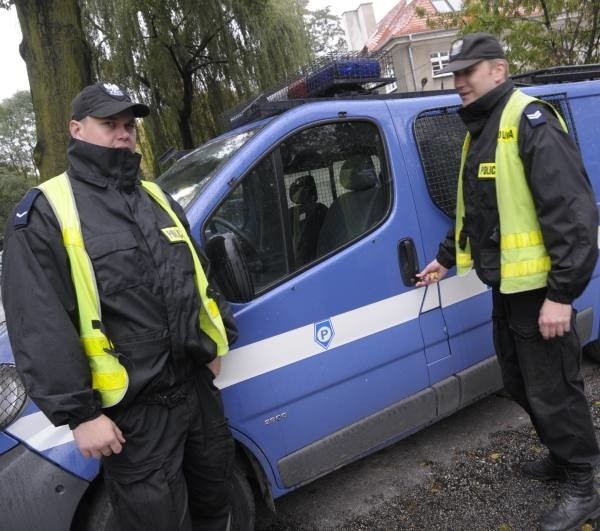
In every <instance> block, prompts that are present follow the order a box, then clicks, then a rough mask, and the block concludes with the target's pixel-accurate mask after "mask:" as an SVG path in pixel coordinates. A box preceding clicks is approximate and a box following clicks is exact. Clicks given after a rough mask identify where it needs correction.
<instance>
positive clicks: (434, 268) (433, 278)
mask: <svg viewBox="0 0 600 531" xmlns="http://www.w3.org/2000/svg"><path fill="white" fill-rule="evenodd" d="M446 273H448V270H447V269H446V268H445V267H444V266H443V265H442V264H440V263H439V262H438V261H437V260H435V259H434V260H432V261H431V262H429V263H428V264H427V265H426V266H425V269H423V271H421V272H420V273H417V278H418V279H419V280H418V281H417V283H416V284H415V286H417V287H421V286H427V285H429V284H432V283H433V282H437V281H439V280H442V279H443V278H444V277H445V276H446Z"/></svg>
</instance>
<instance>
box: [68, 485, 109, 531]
mask: <svg viewBox="0 0 600 531" xmlns="http://www.w3.org/2000/svg"><path fill="white" fill-rule="evenodd" d="M90 489H91V490H90V491H89V492H88V493H87V494H86V496H85V499H84V500H82V502H81V504H80V506H79V507H78V509H77V514H76V515H75V519H74V520H73V525H72V526H71V531H114V530H115V529H117V521H116V517H115V513H114V512H113V508H112V505H111V503H110V500H109V498H108V492H107V491H106V487H105V486H104V481H102V479H101V478H99V479H98V480H96V483H94V484H93V485H92V486H91V487H90Z"/></svg>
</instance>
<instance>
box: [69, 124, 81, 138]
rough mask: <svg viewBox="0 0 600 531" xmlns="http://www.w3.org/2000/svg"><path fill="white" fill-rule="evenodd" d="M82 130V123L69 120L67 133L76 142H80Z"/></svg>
mask: <svg viewBox="0 0 600 531" xmlns="http://www.w3.org/2000/svg"><path fill="white" fill-rule="evenodd" d="M82 129H83V123H82V122H80V121H78V120H71V121H70V122H69V132H70V133H71V136H72V137H73V138H76V139H77V140H81V139H82V138H81V135H82Z"/></svg>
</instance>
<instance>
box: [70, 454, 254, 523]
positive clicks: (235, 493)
mask: <svg viewBox="0 0 600 531" xmlns="http://www.w3.org/2000/svg"><path fill="white" fill-rule="evenodd" d="M91 488H92V489H93V490H92V492H90V493H89V494H90V495H89V496H86V499H85V501H84V502H82V503H81V505H80V506H79V508H78V509H77V514H76V515H75V519H74V520H73V525H72V526H71V530H72V531H112V530H114V529H116V528H117V522H116V517H115V514H114V512H113V508H112V505H111V503H110V499H109V498H108V492H107V491H106V487H105V486H104V482H103V481H102V480H99V481H98V482H97V483H96V484H94V485H93V486H92V487H91ZM231 490H232V496H231V497H232V500H231V531H253V529H254V520H255V517H256V505H255V502H254V494H253V492H252V488H251V487H250V483H249V482H248V478H247V477H246V474H244V471H243V470H242V468H241V467H240V466H239V465H238V464H237V463H236V464H235V466H234V469H233V477H232V486H231Z"/></svg>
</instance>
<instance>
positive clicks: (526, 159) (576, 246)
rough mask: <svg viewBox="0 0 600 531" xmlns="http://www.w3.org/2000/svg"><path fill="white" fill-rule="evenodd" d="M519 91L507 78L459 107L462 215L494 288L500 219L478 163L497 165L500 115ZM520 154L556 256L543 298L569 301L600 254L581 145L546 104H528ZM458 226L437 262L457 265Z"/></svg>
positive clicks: (480, 269)
mask: <svg viewBox="0 0 600 531" xmlns="http://www.w3.org/2000/svg"><path fill="white" fill-rule="evenodd" d="M513 90H514V86H513V84H512V82H511V81H506V82H505V83H503V84H502V85H500V86H498V87H496V88H495V89H494V90H492V91H490V92H488V93H487V94H486V95H484V96H483V97H481V98H479V99H478V100H477V101H475V102H473V103H472V104H470V105H467V106H466V107H464V108H462V109H461V110H460V115H461V118H462V120H463V121H464V123H465V125H466V126H467V129H468V130H469V132H470V133H471V145H470V148H469V153H468V156H467V160H466V163H465V168H464V172H463V197H464V202H465V220H464V222H463V225H464V228H463V236H468V237H469V239H470V243H471V254H472V257H473V262H474V268H475V270H476V272H477V275H478V276H479V278H480V279H481V280H482V281H483V282H484V283H486V284H487V285H489V286H492V287H499V285H500V245H499V241H500V222H499V216H498V206H497V201H496V183H495V180H494V179H480V178H478V177H477V173H478V168H479V164H480V163H483V162H495V153H496V138H497V134H498V129H499V124H500V116H501V114H502V111H503V109H504V107H505V105H506V103H507V101H508V99H509V97H510V95H511V93H512V91H513ZM518 144H519V154H520V158H521V161H522V163H523V167H524V170H525V177H526V179H527V183H528V185H529V188H530V190H531V193H532V196H533V201H534V204H535V208H536V211H537V216H538V220H539V223H540V226H541V229H542V234H543V238H544V245H545V246H546V250H547V252H548V254H549V256H550V259H551V264H552V265H551V270H550V272H549V273H548V285H547V293H546V296H547V298H548V299H550V300H553V301H556V302H561V303H571V302H572V301H573V299H575V298H576V297H578V296H579V295H580V294H581V293H582V292H583V290H584V289H585V287H586V285H587V283H588V282H589V280H590V278H591V275H592V273H593V270H594V266H595V263H596V258H597V255H598V243H597V234H598V211H597V208H596V202H595V199H594V192H593V190H592V188H591V185H590V183H589V180H588V177H587V174H586V171H585V168H584V165H583V161H582V160H581V155H580V154H579V150H578V148H577V146H576V145H575V144H574V143H573V141H572V140H571V138H570V137H569V136H568V135H567V134H566V133H565V132H564V131H563V129H562V127H561V126H560V124H559V122H558V120H557V119H556V117H555V116H554V114H553V113H552V112H551V111H550V110H549V109H547V108H546V106H545V105H542V104H537V103H534V104H531V105H529V106H527V108H526V109H525V111H524V112H523V116H522V117H521V121H520V124H519V132H518ZM454 249H455V247H454V231H453V230H452V231H450V232H449V233H448V235H447V237H446V240H445V241H444V242H442V244H441V245H440V249H439V252H438V256H437V259H438V261H439V262H440V263H441V264H442V265H443V266H444V267H447V268H450V267H452V266H454V265H455V252H454Z"/></svg>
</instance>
